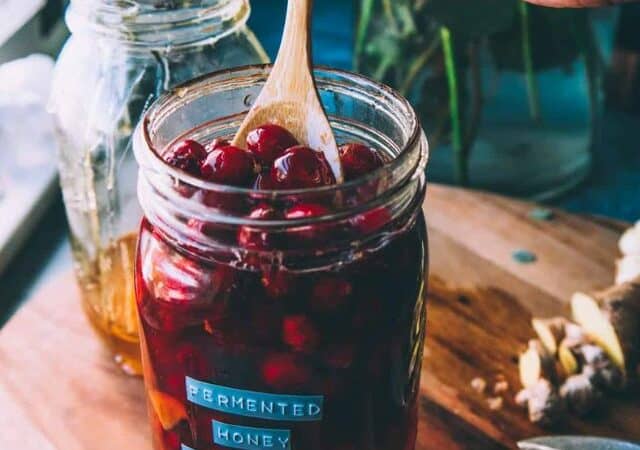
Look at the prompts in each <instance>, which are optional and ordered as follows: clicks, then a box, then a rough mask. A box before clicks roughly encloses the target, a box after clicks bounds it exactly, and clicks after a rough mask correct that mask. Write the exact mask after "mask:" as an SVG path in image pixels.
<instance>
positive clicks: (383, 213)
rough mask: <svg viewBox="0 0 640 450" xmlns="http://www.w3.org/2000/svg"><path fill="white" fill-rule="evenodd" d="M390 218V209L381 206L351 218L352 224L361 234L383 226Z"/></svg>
mask: <svg viewBox="0 0 640 450" xmlns="http://www.w3.org/2000/svg"><path fill="white" fill-rule="evenodd" d="M390 219H391V214H389V211H388V210H387V209H386V208H382V207H380V208H377V209H374V210H371V211H367V212H366V213H363V214H359V215H357V216H355V217H354V218H352V219H351V225H352V226H353V227H355V228H356V230H357V231H358V232H360V233H361V234H363V235H368V234H372V233H375V232H376V231H378V230H380V229H381V228H383V227H384V226H385V225H387V223H389V220H390Z"/></svg>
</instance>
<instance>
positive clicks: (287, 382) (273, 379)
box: [261, 353, 311, 390]
mask: <svg viewBox="0 0 640 450" xmlns="http://www.w3.org/2000/svg"><path fill="white" fill-rule="evenodd" d="M261 373H262V379H263V380H264V382H265V384H267V385H268V386H270V387H272V388H274V389H278V390H285V389H295V388H302V387H305V386H306V385H307V384H308V383H309V380H310V379H311V370H310V368H309V367H307V366H306V365H304V364H303V363H302V362H301V361H300V360H299V359H298V358H297V357H296V356H295V355H292V354H290V353H276V354H273V355H271V356H269V357H267V359H266V360H265V361H264V363H263V364H262V370H261Z"/></svg>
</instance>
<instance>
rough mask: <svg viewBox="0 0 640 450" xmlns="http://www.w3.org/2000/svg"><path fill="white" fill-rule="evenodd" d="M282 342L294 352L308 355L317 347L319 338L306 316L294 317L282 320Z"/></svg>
mask: <svg viewBox="0 0 640 450" xmlns="http://www.w3.org/2000/svg"><path fill="white" fill-rule="evenodd" d="M282 340H283V341H284V343H285V344H287V345H289V346H290V347H291V348H292V349H294V350H296V351H299V352H305V353H309V352H312V351H313V350H314V349H315V348H316V347H317V345H318V341H319V340H320V336H319V334H318V330H317V329H316V327H315V325H314V324H313V322H312V321H311V320H310V319H309V318H308V317H307V316H304V315H296V316H287V317H285V318H284V319H283V321H282Z"/></svg>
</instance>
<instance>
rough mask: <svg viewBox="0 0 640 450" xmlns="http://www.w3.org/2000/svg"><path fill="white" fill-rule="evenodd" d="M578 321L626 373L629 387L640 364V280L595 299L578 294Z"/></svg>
mask: <svg viewBox="0 0 640 450" xmlns="http://www.w3.org/2000/svg"><path fill="white" fill-rule="evenodd" d="M571 309H572V313H573V317H574V319H575V321H576V322H577V323H578V324H580V325H581V326H582V328H583V329H584V331H585V333H586V334H587V335H588V336H589V338H590V339H592V340H593V341H594V343H596V344H597V345H599V346H600V347H602V349H603V350H604V351H605V353H606V354H607V356H608V357H609V358H610V359H611V361H613V363H614V364H615V365H616V366H617V367H618V368H619V369H620V370H621V371H622V374H623V379H624V380H625V384H626V381H627V379H633V378H634V377H635V376H636V374H637V366H638V363H639V362H640V279H635V280H634V281H631V282H628V283H624V284H621V285H618V286H614V287H612V288H610V289H608V290H606V291H603V292H600V293H598V294H595V295H593V296H590V295H586V294H582V293H576V294H574V296H573V298H572V300H571Z"/></svg>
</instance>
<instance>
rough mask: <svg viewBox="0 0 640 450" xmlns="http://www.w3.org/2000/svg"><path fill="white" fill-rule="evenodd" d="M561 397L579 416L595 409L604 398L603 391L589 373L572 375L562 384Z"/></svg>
mask: <svg viewBox="0 0 640 450" xmlns="http://www.w3.org/2000/svg"><path fill="white" fill-rule="evenodd" d="M560 397H561V398H562V399H564V401H565V402H566V404H567V406H568V407H569V409H570V410H571V411H572V412H574V413H575V414H577V415H578V416H586V415H587V414H589V413H590V412H592V411H594V410H595V409H596V408H597V407H598V406H599V405H600V404H601V403H602V400H603V395H602V392H601V391H600V390H599V389H598V388H597V387H596V386H595V385H594V384H593V382H592V380H591V378H590V377H589V375H588V374H587V373H584V372H583V373H581V374H577V375H571V376H570V377H569V378H567V379H566V381H565V382H564V383H563V384H562V386H560Z"/></svg>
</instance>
